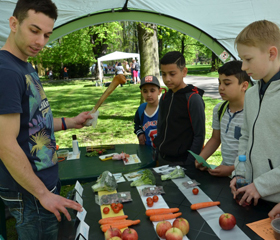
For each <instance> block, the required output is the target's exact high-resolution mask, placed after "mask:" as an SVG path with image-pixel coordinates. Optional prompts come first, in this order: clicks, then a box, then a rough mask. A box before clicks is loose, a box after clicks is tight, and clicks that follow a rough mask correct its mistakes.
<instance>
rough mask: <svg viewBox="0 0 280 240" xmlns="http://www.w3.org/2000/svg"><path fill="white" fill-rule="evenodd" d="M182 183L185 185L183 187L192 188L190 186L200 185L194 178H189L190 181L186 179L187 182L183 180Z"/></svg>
mask: <svg viewBox="0 0 280 240" xmlns="http://www.w3.org/2000/svg"><path fill="white" fill-rule="evenodd" d="M182 185H183V186H184V187H185V188H187V189H188V188H192V187H195V186H197V185H200V183H199V182H197V181H196V180H190V181H187V182H183V183H182Z"/></svg>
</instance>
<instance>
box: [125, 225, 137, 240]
mask: <svg viewBox="0 0 280 240" xmlns="http://www.w3.org/2000/svg"><path fill="white" fill-rule="evenodd" d="M122 240H138V234H137V232H136V231H135V230H134V229H133V228H127V229H125V230H124V231H123V232H122Z"/></svg>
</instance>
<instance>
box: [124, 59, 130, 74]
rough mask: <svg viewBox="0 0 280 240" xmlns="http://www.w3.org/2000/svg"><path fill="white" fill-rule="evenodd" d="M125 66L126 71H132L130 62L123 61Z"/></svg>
mask: <svg viewBox="0 0 280 240" xmlns="http://www.w3.org/2000/svg"><path fill="white" fill-rule="evenodd" d="M123 67H124V70H125V71H126V72H130V66H129V64H128V61H123Z"/></svg>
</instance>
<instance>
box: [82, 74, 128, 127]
mask: <svg viewBox="0 0 280 240" xmlns="http://www.w3.org/2000/svg"><path fill="white" fill-rule="evenodd" d="M125 82H126V78H125V76H124V75H123V74H118V75H117V76H115V77H114V78H113V81H112V82H111V83H110V85H109V87H108V88H107V89H106V91H105V92H104V93H103V94H102V96H101V97H100V98H99V100H98V101H97V103H96V104H95V106H94V107H93V109H92V110H91V111H90V112H89V114H91V113H95V112H96V111H97V110H98V108H99V107H100V106H101V104H102V103H103V102H104V101H105V100H106V98H107V97H108V96H109V95H110V94H111V93H112V92H113V91H114V90H115V89H116V87H117V86H118V85H119V84H124V83H125ZM90 120H91V119H88V120H87V121H86V122H85V124H84V125H88V122H89V121H90Z"/></svg>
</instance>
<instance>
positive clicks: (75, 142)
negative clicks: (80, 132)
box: [72, 135, 80, 155]
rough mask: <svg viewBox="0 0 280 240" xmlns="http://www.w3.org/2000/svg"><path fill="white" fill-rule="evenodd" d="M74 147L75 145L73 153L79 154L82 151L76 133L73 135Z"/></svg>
mask: <svg viewBox="0 0 280 240" xmlns="http://www.w3.org/2000/svg"><path fill="white" fill-rule="evenodd" d="M72 147H73V154H74V155H77V154H79V153H80V150H79V143H78V140H77V136H76V135H72Z"/></svg>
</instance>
